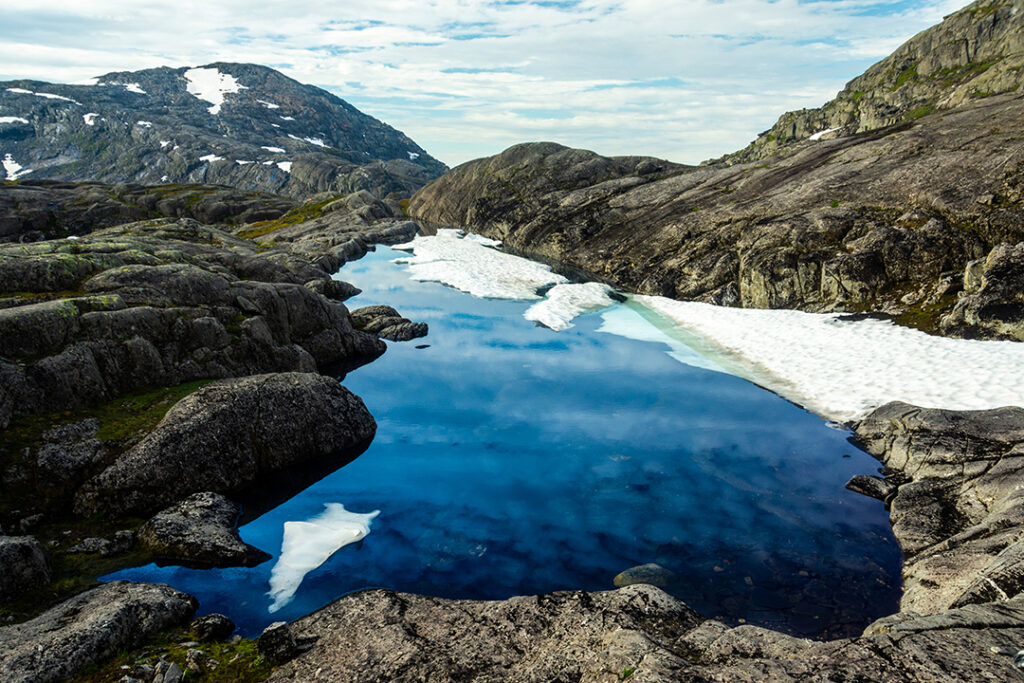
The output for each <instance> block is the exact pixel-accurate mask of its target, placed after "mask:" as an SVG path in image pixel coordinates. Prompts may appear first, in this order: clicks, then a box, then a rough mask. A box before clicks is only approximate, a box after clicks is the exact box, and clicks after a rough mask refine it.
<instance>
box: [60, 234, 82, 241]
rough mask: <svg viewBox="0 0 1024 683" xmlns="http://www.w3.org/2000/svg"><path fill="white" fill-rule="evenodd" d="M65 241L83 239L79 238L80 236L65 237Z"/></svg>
mask: <svg viewBox="0 0 1024 683" xmlns="http://www.w3.org/2000/svg"><path fill="white" fill-rule="evenodd" d="M64 239H68V240H78V239H82V238H81V237H79V236H78V235H68V236H67V237H65V238H64Z"/></svg>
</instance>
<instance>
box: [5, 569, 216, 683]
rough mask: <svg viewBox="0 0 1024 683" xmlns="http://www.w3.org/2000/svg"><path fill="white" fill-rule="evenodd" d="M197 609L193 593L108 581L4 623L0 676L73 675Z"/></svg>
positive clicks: (40, 678)
mask: <svg viewBox="0 0 1024 683" xmlns="http://www.w3.org/2000/svg"><path fill="white" fill-rule="evenodd" d="M195 611H196V601H195V599H194V598H193V597H191V596H189V595H186V594H184V593H180V592H178V591H176V590H174V589H172V588H170V587H168V586H163V585H154V584H145V583H137V584H131V583H127V582H124V581H118V582H115V583H108V584H105V585H103V586H100V587H99V588H94V589H93V590H91V591H88V592H86V593H82V594H81V595H78V596H76V597H74V598H71V599H70V600H67V601H65V602H62V603H61V604H59V605H57V606H56V607H54V608H52V609H50V610H48V611H46V612H44V613H43V614H41V615H39V616H38V617H36V618H34V619H32V620H30V621H27V622H25V623H23V624H16V625H13V626H5V627H2V628H0V679H2V680H4V681H7V682H9V683H49V682H50V681H66V680H69V679H71V678H74V677H75V676H76V675H77V674H79V673H80V672H82V670H83V669H85V668H86V667H88V666H90V665H92V664H95V663H98V662H101V661H104V660H106V659H107V658H109V657H111V656H113V655H114V654H115V653H117V652H118V651H119V650H123V649H128V648H132V647H137V646H138V645H141V644H142V643H143V642H144V641H145V640H146V639H147V638H148V637H150V636H151V635H154V634H156V633H158V632H160V631H162V630H164V629H168V628H171V627H174V626H178V625H180V624H185V623H187V622H188V620H189V619H191V618H192V615H193V614H195Z"/></svg>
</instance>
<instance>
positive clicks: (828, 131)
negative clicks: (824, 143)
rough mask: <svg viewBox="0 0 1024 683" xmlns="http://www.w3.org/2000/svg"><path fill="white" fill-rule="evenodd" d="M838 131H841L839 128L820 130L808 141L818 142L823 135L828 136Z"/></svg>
mask: <svg viewBox="0 0 1024 683" xmlns="http://www.w3.org/2000/svg"><path fill="white" fill-rule="evenodd" d="M837 130H839V129H838V128H826V129H825V130H819V131H818V132H817V133H815V134H814V135H812V136H811V137H809V138H807V139H808V140H812V141H814V142H817V141H818V140H820V139H821V136H822V135H828V134H829V133H834V132H836V131H837Z"/></svg>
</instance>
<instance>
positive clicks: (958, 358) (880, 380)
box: [634, 296, 1024, 421]
mask: <svg viewBox="0 0 1024 683" xmlns="http://www.w3.org/2000/svg"><path fill="white" fill-rule="evenodd" d="M634 300H635V301H636V302H638V303H639V304H641V305H643V306H645V307H647V308H648V309H649V310H650V311H653V312H656V313H658V314H660V315H661V316H664V318H665V319H666V320H667V321H671V323H673V326H678V328H681V329H682V330H685V331H688V332H690V333H692V334H694V335H697V336H698V337H700V338H701V339H702V340H703V341H704V342H705V343H706V344H707V347H706V348H707V353H708V354H709V355H711V356H712V358H713V359H715V360H716V361H720V364H722V365H725V366H727V367H729V368H730V372H733V374H737V375H740V376H742V377H745V378H746V379H749V380H751V381H753V382H756V383H757V384H760V385H762V386H764V387H766V388H768V389H771V390H772V391H774V392H776V393H778V394H780V395H782V396H784V397H786V398H788V399H789V400H791V401H793V402H794V403H798V404H800V405H802V406H804V407H806V408H808V409H809V410H812V411H814V412H816V413H818V414H819V415H823V416H825V417H828V418H831V419H833V420H838V421H847V420H854V419H858V418H861V417H863V416H865V415H866V414H867V413H868V412H870V411H871V410H872V409H874V408H876V407H878V406H880V405H882V404H885V403H888V402H889V401H906V402H907V403H912V404H914V405H918V406H922V407H926V408H947V409H952V410H980V409H985V408H996V407H1000V406H1006V405H1017V406H1024V381H1022V369H1024V343H1020V342H1009V341H974V340H964V339H949V338H946V337H935V336H932V335H928V334H925V333H923V332H919V331H917V330H913V329H910V328H906V327H900V326H898V325H894V324H893V323H891V322H889V321H885V320H874V319H869V320H856V321H854V320H842V319H841V318H842V315H841V314H815V313H804V312H802V311H779V310H755V309H740V308H725V307H719V306H712V305H710V304H702V303H696V302H685V301H674V300H672V299H666V298H663V297H653V296H637V297H634Z"/></svg>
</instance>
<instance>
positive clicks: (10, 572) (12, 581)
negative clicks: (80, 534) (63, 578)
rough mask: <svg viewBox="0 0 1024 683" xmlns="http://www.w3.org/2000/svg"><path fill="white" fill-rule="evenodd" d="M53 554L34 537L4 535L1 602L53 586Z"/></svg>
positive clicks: (1, 540)
mask: <svg viewBox="0 0 1024 683" xmlns="http://www.w3.org/2000/svg"><path fill="white" fill-rule="evenodd" d="M51 576H52V574H51V570H50V552H49V551H48V550H47V549H46V546H44V545H43V544H42V543H40V542H39V541H38V540H36V538H35V537H34V536H0V603H4V602H8V601H10V600H13V599H15V598H17V597H19V596H21V595H22V594H23V593H25V591H30V590H33V589H35V588H41V587H42V586H45V585H46V584H48V583H50V578H51Z"/></svg>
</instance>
